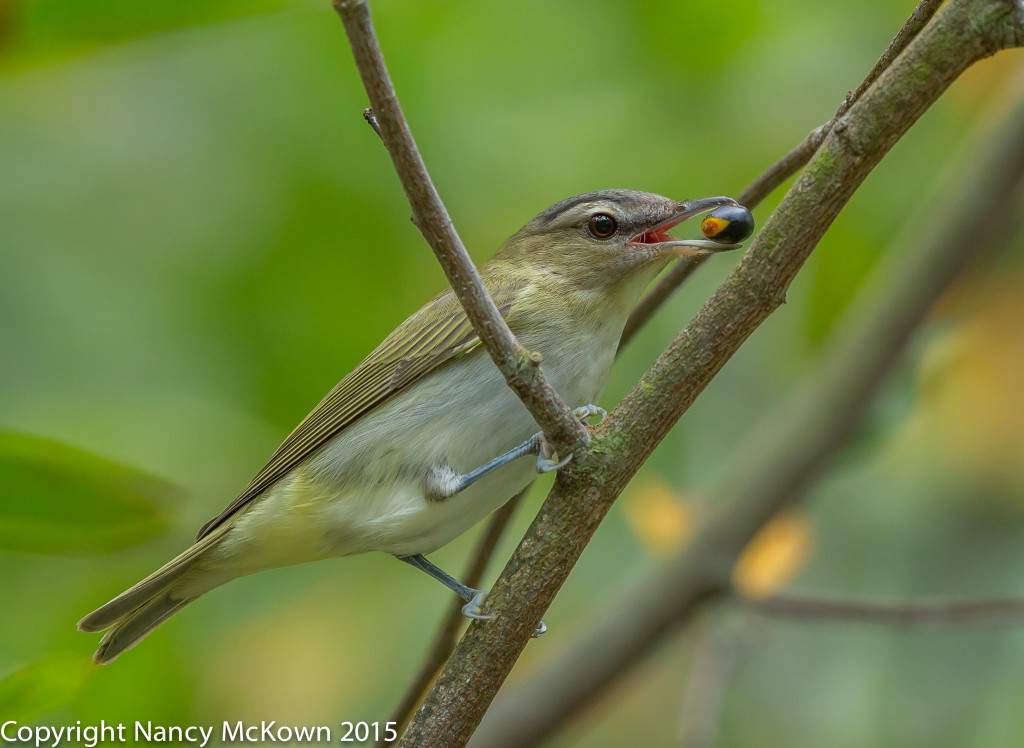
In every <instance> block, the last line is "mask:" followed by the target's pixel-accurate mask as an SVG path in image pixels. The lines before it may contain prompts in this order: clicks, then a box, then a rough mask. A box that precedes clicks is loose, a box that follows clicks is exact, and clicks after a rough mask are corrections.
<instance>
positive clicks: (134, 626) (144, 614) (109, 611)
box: [78, 526, 230, 665]
mask: <svg viewBox="0 0 1024 748" xmlns="http://www.w3.org/2000/svg"><path fill="white" fill-rule="evenodd" d="M229 530H230V527H229V526H223V527H221V528H218V531H215V532H213V533H210V534H209V535H207V536H206V537H205V538H203V539H202V540H200V541H199V542H198V543H196V544H195V545H193V546H192V547H191V548H189V549H188V550H187V551H185V552H184V553H182V554H181V555H180V556H178V557H177V558H174V559H172V560H171V561H169V562H168V563H166V564H164V565H163V566H162V567H160V568H159V569H157V570H156V571H154V572H153V573H152V574H150V575H149V576H148V577H146V578H145V579H143V580H142V581H141V582H139V583H138V584H136V585H135V586H133V587H130V588H129V589H127V590H125V591H124V592H122V593H121V594H120V595H118V596H117V597H115V598H114V599H113V600H111V601H110V602H108V603H106V604H105V605H102V606H100V607H99V608H97V609H96V610H94V611H93V612H92V613H90V614H89V615H87V616H86V617H85V618H83V619H82V620H81V621H79V622H78V630H79V631H106V633H105V634H104V635H103V638H102V639H101V640H100V647H99V649H97V650H96V653H95V654H94V655H93V656H92V659H93V662H95V663H97V664H99V665H105V664H106V663H108V662H113V661H114V660H115V659H116V658H117V656H118V655H119V654H121V653H122V652H124V651H125V650H126V649H131V648H132V647H134V646H135V645H136V644H138V643H139V642H140V641H142V639H144V638H145V637H146V635H147V634H149V632H150V631H152V630H153V629H155V628H156V627H157V626H159V625H160V624H161V623H163V622H164V621H166V620H167V619H168V618H170V617H171V616H172V615H174V614H175V613H177V612H178V611H179V610H181V609H182V608H184V607H185V606H186V605H188V604H189V603H190V602H192V601H193V600H195V599H196V598H197V597H199V595H201V594H202V593H203V592H205V591H206V590H203V589H199V588H196V587H195V585H179V584H178V582H180V581H181V579H182V577H183V576H184V575H185V573H186V572H188V571H189V569H191V568H192V566H193V564H195V562H196V561H198V560H199V559H200V558H202V557H203V555H204V554H205V553H206V552H207V551H209V550H210V549H211V548H213V547H214V546H215V545H217V544H218V543H219V542H220V541H221V540H222V539H223V538H224V536H225V535H226V534H227V532H228V531H229ZM108 629H109V630H108Z"/></svg>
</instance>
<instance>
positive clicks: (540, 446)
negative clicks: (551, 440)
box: [537, 432, 572, 475]
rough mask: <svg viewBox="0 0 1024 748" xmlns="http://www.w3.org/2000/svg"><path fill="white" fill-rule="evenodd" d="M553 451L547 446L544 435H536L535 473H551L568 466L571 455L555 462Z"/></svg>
mask: <svg viewBox="0 0 1024 748" xmlns="http://www.w3.org/2000/svg"><path fill="white" fill-rule="evenodd" d="M554 458H555V450H553V449H552V448H551V445H550V444H548V440H547V439H546V438H545V437H544V433H543V432H541V433H539V434H537V472H538V473H541V474H542V475H543V474H544V473H552V472H554V471H555V470H558V468H561V467H565V466H566V465H568V464H569V461H570V460H571V459H572V453H570V454H569V456H568V457H566V458H565V459H564V460H561V461H560V462H555V459H554Z"/></svg>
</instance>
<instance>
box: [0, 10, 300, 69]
mask: <svg viewBox="0 0 1024 748" xmlns="http://www.w3.org/2000/svg"><path fill="white" fill-rule="evenodd" d="M283 5H284V2H283V1H282V0H179V1H178V2H174V3H134V2H130V1H128V0H91V1H90V2H88V3H79V2H67V0H35V2H23V3H16V2H13V1H12V0H0V10H7V13H6V16H7V18H8V23H7V24H6V31H7V36H8V40H7V41H8V45H9V47H10V48H11V51H12V52H15V53H16V54H20V55H24V53H25V52H26V51H28V52H30V53H35V52H38V51H47V52H68V51H70V52H81V51H82V50H83V49H87V48H89V47H93V46H99V45H104V44H115V43H118V42H124V41H128V40H130V39H133V38H137V37H140V36H145V35H148V34H154V33H159V32H162V31H168V30H172V29H176V28H182V27H185V26H192V25H198V24H204V23H215V22H218V21H224V20H228V19H231V18H235V17H238V16H246V15H253V14H257V13H265V12H268V11H272V10H279V9H280V8H281V7H282V6H283Z"/></svg>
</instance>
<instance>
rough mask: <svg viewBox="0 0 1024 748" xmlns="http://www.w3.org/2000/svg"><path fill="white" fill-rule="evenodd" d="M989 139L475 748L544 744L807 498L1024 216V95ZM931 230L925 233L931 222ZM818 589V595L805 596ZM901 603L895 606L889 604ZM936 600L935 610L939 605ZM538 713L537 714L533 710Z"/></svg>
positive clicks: (923, 610) (865, 607) (909, 608)
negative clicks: (828, 339)
mask: <svg viewBox="0 0 1024 748" xmlns="http://www.w3.org/2000/svg"><path fill="white" fill-rule="evenodd" d="M983 142H984V143H985V147H984V148H983V149H981V151H980V152H979V153H975V154H974V155H973V157H972V168H971V169H970V173H968V174H963V175H959V176H958V178H957V180H956V182H955V184H956V189H955V190H954V191H953V194H951V195H950V196H949V197H948V198H947V199H946V200H944V201H943V202H942V204H940V205H936V206H935V210H934V213H933V214H932V218H933V220H926V221H921V220H915V221H914V222H913V225H914V231H913V234H912V237H907V238H906V240H904V242H903V243H909V240H910V239H911V238H912V240H913V242H914V249H913V251H912V252H911V253H910V254H909V256H907V257H905V258H903V259H902V260H901V262H900V264H899V265H898V266H897V267H896V268H894V269H892V270H887V271H885V272H882V273H881V274H880V277H881V278H883V279H884V283H883V284H881V285H882V288H881V289H880V290H878V291H874V292H869V293H867V294H865V295H864V297H863V298H862V300H861V302H860V303H859V304H857V305H856V306H855V307H853V308H852V309H851V310H850V311H849V313H848V314H847V316H846V318H845V319H844V322H843V324H842V325H841V326H840V327H839V328H838V330H837V331H836V333H835V334H834V338H833V340H835V341H837V343H836V344H835V345H833V346H832V347H831V348H830V350H829V352H828V355H827V356H826V358H825V360H824V361H823V362H822V364H821V365H820V366H819V367H817V369H816V370H815V372H814V373H813V374H812V375H811V376H810V377H809V378H808V379H807V380H805V381H803V382H801V383H800V384H799V385H798V386H797V387H795V388H794V390H793V392H792V394H791V396H790V397H789V398H788V399H786V400H785V401H784V402H783V403H781V404H780V406H779V407H778V408H775V409H773V410H772V412H770V413H769V414H768V415H767V416H766V417H764V419H763V420H762V421H761V422H760V423H759V425H758V427H757V428H755V429H753V431H752V432H751V433H750V435H749V436H748V437H747V438H746V439H745V440H744V441H743V442H742V443H741V444H740V445H739V446H738V448H737V450H736V452H735V456H734V458H733V460H732V461H731V462H730V467H729V468H728V469H726V470H724V471H723V474H725V475H728V476H730V479H729V482H728V484H726V485H722V486H720V487H719V488H718V489H717V490H715V491H714V492H713V495H712V497H711V502H710V503H711V504H713V505H714V506H720V507H722V510H721V513H720V514H719V515H717V516H716V517H715V518H714V519H713V521H711V522H710V523H709V525H708V526H707V527H706V528H705V529H704V530H702V531H701V533H700V534H699V535H698V536H697V538H696V539H695V542H694V543H693V544H692V546H691V547H689V548H688V549H687V550H686V551H685V552H684V553H683V554H682V555H681V556H680V557H678V558H677V559H674V560H673V561H670V562H669V563H668V564H666V565H664V566H662V567H660V568H659V569H657V570H655V571H654V572H652V573H651V575H650V576H649V577H648V578H646V579H644V580H642V581H640V582H639V583H638V584H635V585H634V586H633V587H632V588H631V589H630V590H629V591H627V592H626V593H625V594H623V595H621V596H619V597H617V598H615V599H612V600H606V601H604V602H603V604H602V606H601V608H602V610H605V611H609V613H608V614H607V615H604V616H602V617H601V618H600V619H599V620H598V622H597V624H596V625H595V626H594V627H593V628H592V629H591V630H590V631H589V632H588V633H587V634H586V635H584V636H583V637H580V638H578V639H577V640H576V643H575V645H574V646H573V647H572V648H571V649H570V650H569V651H568V652H566V653H565V654H564V655H562V656H561V657H559V658H558V659H557V660H555V661H553V662H551V663H549V664H548V665H547V666H545V667H544V669H543V670H541V671H539V672H538V673H536V674H535V675H533V676H532V677H531V678H530V679H529V680H528V681H527V682H525V683H523V684H520V685H519V686H518V687H517V688H516V689H515V690H513V691H511V692H507V693H503V694H502V696H501V697H499V698H498V700H497V701H496V703H495V704H494V706H493V708H492V709H491V710H490V711H489V712H488V714H487V717H486V719H485V720H484V722H483V724H482V725H481V726H480V729H479V730H478V731H477V733H476V735H475V736H474V739H473V748H494V747H496V746H501V747H502V748H525V746H531V745H536V744H537V743H538V742H540V741H541V740H542V739H543V738H544V737H546V736H547V735H550V734H551V733H552V732H553V731H554V730H556V729H557V728H558V727H559V726H560V725H561V724H563V723H564V722H565V721H566V720H568V719H569V718H570V717H571V716H572V714H573V713H575V712H576V711H577V710H578V709H579V708H580V707H581V706H582V705H583V704H586V703H588V702H590V701H591V700H592V699H593V698H594V697H595V696H596V695H597V694H599V693H601V692H602V691H603V690H604V689H605V688H606V687H607V686H608V685H609V684H610V683H611V682H612V681H614V680H615V679H616V678H618V677H620V676H621V675H622V674H623V673H625V672H626V671H627V670H628V669H629V668H631V667H633V666H634V665H636V664H637V663H638V662H640V661H641V659H642V658H643V656H644V654H645V653H647V652H648V651H650V650H651V648H653V647H654V646H655V645H656V644H657V643H658V641H660V640H661V638H663V637H664V636H666V635H667V634H669V633H670V632H672V631H675V630H677V629H678V628H679V627H680V626H681V625H682V624H683V623H685V622H686V621H688V620H689V619H690V618H691V617H692V615H693V613H694V612H695V611H696V610H697V609H698V608H699V606H700V604H701V602H702V601H703V600H705V599H706V598H707V596H708V595H711V594H719V593H725V592H727V591H728V589H729V573H728V572H729V569H730V567H731V565H732V563H733V561H734V560H735V558H736V556H737V554H738V553H739V551H740V550H741V548H742V547H743V545H744V544H745V542H746V539H747V538H749V537H750V535H751V533H752V532H753V531H754V530H755V529H756V528H757V527H759V526H760V525H762V524H763V523H764V522H766V521H767V520H768V519H769V518H770V517H771V516H772V515H773V514H775V513H776V512H777V511H778V510H779V509H781V508H783V507H784V506H786V505H787V504H789V503H791V502H794V501H797V500H798V499H799V498H800V497H801V495H802V493H803V492H804V490H806V488H807V487H808V485H809V483H810V482H811V481H812V480H813V478H814V476H815V475H816V474H817V472H818V471H819V470H820V469H821V467H822V465H823V464H824V463H825V462H826V460H827V459H828V458H829V457H830V456H831V455H832V454H833V453H834V451H835V450H836V449H837V448H838V447H839V446H840V445H841V444H842V443H843V441H844V440H845V439H846V438H847V437H848V436H849V434H850V433H851V431H852V430H853V429H854V427H855V426H856V424H857V423H858V420H859V418H860V416H861V414H862V413H863V410H864V406H865V404H866V403H867V401H868V400H869V399H870V398H871V397H872V395H873V394H874V393H875V392H876V391H877V389H878V388H879V387H880V385H881V384H882V382H883V381H884V377H885V375H886V374H887V372H888V371H889V370H890V368H891V365H892V363H893V362H894V361H895V359H896V357H897V356H898V354H899V351H900V350H901V349H902V348H903V346H904V345H905V343H906V341H907V340H908V339H909V337H910V336H911V334H912V333H913V331H914V330H915V328H916V327H917V325H918V324H919V323H920V322H921V320H922V319H923V317H924V316H925V314H926V312H927V310H928V309H929V308H930V307H931V306H932V304H933V303H934V302H935V301H936V300H937V299H938V298H939V296H940V295H941V294H942V292H943V291H944V290H945V289H946V288H948V287H949V285H950V284H951V282H952V281H953V280H954V279H955V278H956V277H957V275H958V274H959V273H960V272H961V271H962V269H963V268H964V267H966V266H968V265H969V264H971V263H972V262H975V261H976V260H977V259H978V257H979V254H980V253H981V252H983V251H984V250H985V249H986V248H987V247H992V246H999V244H1000V243H1002V242H1003V241H1004V240H1005V238H1006V236H1007V234H1009V233H1010V232H1011V231H1012V230H1013V229H1014V228H1015V226H1014V225H1008V224H1019V221H1020V215H1021V214H1020V207H1021V205H1024V95H1022V96H1021V97H1020V101H1019V103H1018V104H1017V106H1016V108H1015V111H1014V112H1012V113H1011V115H1010V116H1009V117H1008V118H1007V120H1006V121H1005V123H1004V124H1003V125H1002V126H1001V127H1000V128H999V130H998V132H996V133H994V134H990V133H986V134H985V137H984V141H983ZM922 227H924V228H925V233H924V234H922V233H921V228H922ZM801 603H804V604H801ZM751 605H752V606H753V607H754V608H755V609H762V608H763V609H765V610H766V611H768V612H776V613H780V614H782V613H786V612H791V613H793V614H794V615H795V614H797V613H799V612H801V611H803V612H808V613H810V612H813V611H816V612H818V613H820V614H821V615H832V616H838V615H840V614H846V615H848V616H855V615H861V616H862V617H864V618H865V619H866V618H868V616H869V614H870V613H872V612H873V613H874V614H875V615H876V616H883V615H884V607H885V606H880V605H877V604H876V605H870V604H866V603H859V604H858V603H843V602H842V601H835V602H833V603H832V604H828V603H827V602H822V601H820V600H819V601H817V604H815V601H812V600H809V599H807V600H803V599H800V598H793V597H792V596H790V597H780V598H779V599H769V600H767V601H764V602H763V603H756V602H752V603H751ZM889 607H890V608H893V606H889ZM932 608H934V610H933V609H932ZM932 608H928V607H922V606H920V605H906V606H903V609H902V610H900V609H899V608H898V607H896V608H895V609H894V610H893V611H891V614H890V616H889V617H890V618H891V619H893V620H896V619H898V620H901V621H910V620H926V619H928V618H929V617H931V618H933V619H934V618H937V617H939V616H940V615H943V614H946V615H947V616H948V617H950V618H954V617H955V618H956V619H957V620H965V619H969V618H971V617H972V616H973V617H974V619H977V620H982V619H985V618H993V619H994V618H996V617H997V616H1005V617H1007V618H1008V617H1009V616H1011V615H1013V614H1014V613H1016V614H1017V615H1018V616H1019V614H1020V611H1021V610H1024V602H1021V601H1019V600H1017V601H990V602H987V603H983V604H980V605H979V604H971V603H967V602H959V603H954V604H949V603H946V604H944V605H936V606H932ZM527 715H528V717H527Z"/></svg>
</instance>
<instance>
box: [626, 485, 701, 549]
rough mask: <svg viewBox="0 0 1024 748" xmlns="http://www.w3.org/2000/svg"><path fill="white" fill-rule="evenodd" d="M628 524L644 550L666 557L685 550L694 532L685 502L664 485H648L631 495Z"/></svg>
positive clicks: (632, 492) (627, 510)
mask: <svg viewBox="0 0 1024 748" xmlns="http://www.w3.org/2000/svg"><path fill="white" fill-rule="evenodd" d="M624 507H625V512H626V520H627V521H628V522H629V525H630V527H631V528H632V529H633V532H634V533H635V534H636V536H637V537H638V538H640V542H641V543H643V545H644V548H646V549H647V550H648V551H650V552H651V553H653V554H655V555H659V556H665V555H669V554H671V553H673V552H674V551H676V550H678V549H679V548H680V547H682V546H683V545H684V544H685V543H686V541H688V540H689V539H690V535H691V534H692V532H693V520H692V519H691V517H690V511H689V509H688V508H687V506H686V504H685V503H684V502H683V500H682V499H681V498H680V497H679V496H677V495H676V494H675V492H673V491H672V489H671V488H670V487H669V485H668V484H667V483H663V482H662V481H646V482H644V483H643V484H642V485H640V486H639V487H638V488H636V489H633V490H631V491H630V493H629V494H628V496H627V498H626V501H625V504H624Z"/></svg>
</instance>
